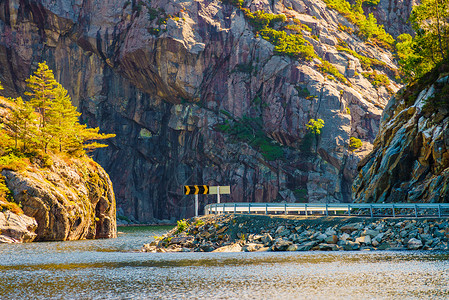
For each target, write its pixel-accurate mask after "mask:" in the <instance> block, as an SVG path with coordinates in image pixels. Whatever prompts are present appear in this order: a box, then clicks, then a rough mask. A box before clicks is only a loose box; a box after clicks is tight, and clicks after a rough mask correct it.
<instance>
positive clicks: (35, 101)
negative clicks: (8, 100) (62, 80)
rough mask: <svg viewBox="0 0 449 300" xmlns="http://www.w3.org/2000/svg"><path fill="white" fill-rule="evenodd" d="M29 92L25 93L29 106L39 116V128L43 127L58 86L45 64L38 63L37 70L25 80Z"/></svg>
mask: <svg viewBox="0 0 449 300" xmlns="http://www.w3.org/2000/svg"><path fill="white" fill-rule="evenodd" d="M26 82H27V86H28V88H29V89H30V90H31V91H28V92H25V95H27V96H30V97H31V99H30V103H31V105H32V106H33V107H34V108H36V110H37V111H38V113H39V114H40V119H39V127H40V128H42V127H45V125H46V122H47V115H46V114H47V110H48V109H49V108H50V105H51V103H52V101H53V100H54V97H55V89H56V87H57V86H58V83H57V81H56V80H55V76H54V75H53V71H52V70H50V69H49V68H48V66H47V62H45V61H44V62H43V63H39V67H38V69H37V70H36V71H35V72H34V75H31V76H30V78H28V79H27V80H26Z"/></svg>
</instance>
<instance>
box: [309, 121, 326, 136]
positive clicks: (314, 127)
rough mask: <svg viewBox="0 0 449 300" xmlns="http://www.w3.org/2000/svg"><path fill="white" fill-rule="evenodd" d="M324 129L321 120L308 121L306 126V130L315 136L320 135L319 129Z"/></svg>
mask: <svg viewBox="0 0 449 300" xmlns="http://www.w3.org/2000/svg"><path fill="white" fill-rule="evenodd" d="M323 127H324V121H323V120H322V119H316V120H315V119H310V120H309V123H307V124H306V128H307V130H309V131H310V132H311V133H313V134H315V135H320V134H321V128H323Z"/></svg>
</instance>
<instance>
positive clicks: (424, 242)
mask: <svg viewBox="0 0 449 300" xmlns="http://www.w3.org/2000/svg"><path fill="white" fill-rule="evenodd" d="M448 241H449V218H361V217H321V216H309V217H304V216H288V215H287V216H281V215H271V216H270V215H250V214H220V215H207V216H202V217H199V218H192V219H189V220H185V221H180V222H178V226H177V227H175V228H173V229H172V230H171V231H169V232H168V233H167V234H165V235H163V236H161V237H158V238H157V239H156V240H155V241H152V242H151V243H149V244H145V245H144V246H143V248H142V251H143V252H193V251H195V252H240V251H246V252H253V251H310V250H321V251H345V250H346V251H355V250H448V249H449V247H448Z"/></svg>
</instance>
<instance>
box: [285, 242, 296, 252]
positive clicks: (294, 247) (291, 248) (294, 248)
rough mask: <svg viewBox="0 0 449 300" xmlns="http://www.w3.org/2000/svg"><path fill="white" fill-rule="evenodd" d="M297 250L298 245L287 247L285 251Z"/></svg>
mask: <svg viewBox="0 0 449 300" xmlns="http://www.w3.org/2000/svg"><path fill="white" fill-rule="evenodd" d="M298 249H299V245H298V244H293V245H290V246H288V247H287V250H286V251H298Z"/></svg>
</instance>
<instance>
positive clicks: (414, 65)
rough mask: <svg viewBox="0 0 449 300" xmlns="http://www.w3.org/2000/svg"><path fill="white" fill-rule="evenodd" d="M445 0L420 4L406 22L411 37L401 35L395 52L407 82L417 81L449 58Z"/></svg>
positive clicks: (448, 5)
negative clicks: (410, 24)
mask: <svg viewBox="0 0 449 300" xmlns="http://www.w3.org/2000/svg"><path fill="white" fill-rule="evenodd" d="M448 20H449V0H422V1H421V3H420V4H419V5H417V6H415V7H414V8H413V11H412V15H411V17H410V21H411V23H412V26H413V29H414V30H415V32H416V35H415V37H412V36H411V35H409V34H402V35H400V36H399V37H398V43H397V44H396V49H397V53H398V57H399V59H400V62H399V63H400V65H401V68H402V71H403V72H404V74H405V76H406V79H407V80H413V79H414V78H420V77H422V76H423V75H424V74H426V73H427V72H428V71H430V70H431V69H433V68H434V67H435V66H436V65H437V64H438V63H439V62H441V61H443V60H446V59H448V57H449V22H448Z"/></svg>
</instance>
